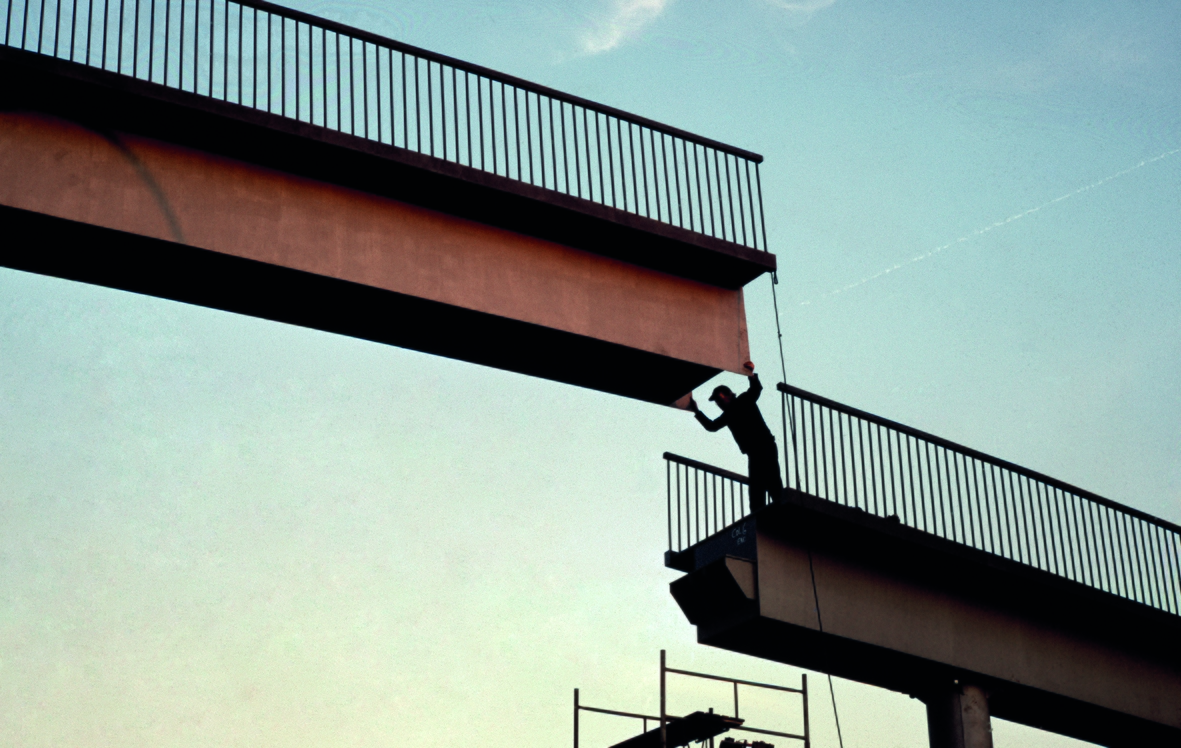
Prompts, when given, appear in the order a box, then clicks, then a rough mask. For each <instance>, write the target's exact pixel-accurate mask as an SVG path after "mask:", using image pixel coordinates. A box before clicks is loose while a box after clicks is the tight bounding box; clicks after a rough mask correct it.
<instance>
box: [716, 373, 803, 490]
mask: <svg viewBox="0 0 1181 748" xmlns="http://www.w3.org/2000/svg"><path fill="white" fill-rule="evenodd" d="M762 391H763V385H762V383H761V382H759V375H758V374H751V375H750V388H749V389H747V391H746V392H743V393H742V394H741V395H738V396H737V397H736V398H734V401H733V402H731V403H730V406H729V407H728V408H726V409H725V410H723V411H722V415H720V416H718V417H717V418H715V419H710V418H709V417H708V416H706V415H705V414H704V413H702V412H701V411H697V412H696V413H695V414H694V415H695V416H696V418H697V420H698V421H699V422H700V423H701V425H702V426H704V427H705V428H706V430H707V431H718V430H720V429H721V428H722V427H723V426H726V427H729V429H730V434H731V435H732V436H733V437H734V441H735V442H737V443H738V448H739V449H740V450H742V452H743V454H745V455H746V459H747V464H748V467H749V473H748V475H749V476H750V508H751V510H752V511H757V510H759V509H762V508H763V507H764V506H765V505H766V496H767V494H768V493H770V494H771V500H772V501H774V500H775V499H777V498H779V494H781V493H782V492H783V479H782V478H781V477H780V476H779V448H778V447H777V446H776V445H775V437H774V435H772V434H771V429H769V428H767V422H766V421H764V420H763V414H762V413H761V412H759V406H758V403H757V402H756V401H757V400H758V399H759V393H761V392H762Z"/></svg>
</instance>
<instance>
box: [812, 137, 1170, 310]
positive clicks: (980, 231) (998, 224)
mask: <svg viewBox="0 0 1181 748" xmlns="http://www.w3.org/2000/svg"><path fill="white" fill-rule="evenodd" d="M1177 153H1181V148H1174V149H1173V150H1171V151H1165V152H1164V153H1162V154H1160V155H1159V156H1153V157H1152V158H1146V159H1144V160H1143V161H1141V162H1140V163H1138V164H1136V165H1135V166H1129V167H1128V168H1127V169H1124V170H1123V171H1117V172H1116V173H1115V174H1112V175H1110V176H1106V177H1103V178H1102V179H1100V180H1099V181H1097V182H1091V183H1090V184H1087V185H1083V186H1082V187H1079V188H1078V189H1077V190H1074V191H1073V192H1067V193H1066V194H1065V195H1060V196H1058V197H1056V198H1054V199H1053V200H1049V201H1047V202H1044V203H1042V204H1041V205H1038V206H1036V207H1033V208H1030V209H1029V210H1023V211H1021V212H1020V213H1014V214H1013V215H1011V216H1009V217H1008V218H1006V219H1004V220H1003V221H997V222H995V223H992V224H989V225H988V226H982V227H981V228H978V229H976V230H975V231H973V232H972V233H971V234H965V235H964V236H961V237H960V238H959V239H956V240H955V241H954V242H948V243H947V244H944V245H943V246H941V247H935V248H934V249H932V250H930V251H928V252H925V253H923V254H921V255H915V256H914V257H911V258H910V259H909V260H903V261H902V262H898V263H895V264H894V265H891V266H890V267H888V268H886V269H885V270H881V271H878V272H877V273H875V274H873V275H870V276H866V277H865V278H862V279H861V280H859V281H856V282H854V283H850V284H849V285H847V286H842V287H841V288H834V289H833V290H831V291H829V292H828V293H822V294H820V296H819V298H820V299H826V298H828V297H830V296H836V295H837V294H840V293H844V292H846V291H852V290H853V289H854V288H858V287H859V286H864V285H865V284H866V283H871V282H873V281H875V280H877V279H878V278H881V277H883V276H886V275H889V274H890V273H893V272H894V271H896V270H902V269H903V268H906V267H909V266H910V265H913V264H915V263H916V262H922V261H923V260H927V259H930V258H932V257H934V256H935V255H937V254H939V253H940V252H944V251H946V250H949V249H951V248H953V247H956V246H958V245H960V244H963V243H964V242H968V241H971V240H972V239H975V238H976V237H978V236H983V235H984V234H987V233H988V232H990V231H993V230H995V229H999V228H1001V227H1002V226H1006V225H1008V224H1010V223H1012V222H1013V221H1019V220H1021V219H1022V218H1025V217H1026V216H1030V215H1033V214H1034V213H1037V212H1038V211H1041V210H1045V209H1046V208H1049V207H1050V206H1051V205H1056V204H1057V203H1060V202H1062V201H1063V200H1069V199H1070V198H1072V197H1074V196H1075V195H1081V194H1083V193H1084V192H1090V191H1091V190H1093V189H1095V188H1096V187H1102V186H1103V185H1105V184H1107V183H1108V182H1110V181H1111V180H1113V179H1119V178H1120V177H1122V176H1124V175H1125V174H1131V173H1132V172H1134V171H1136V170H1137V169H1143V168H1144V167H1145V166H1148V165H1149V164H1154V163H1156V162H1157V161H1160V160H1161V159H1165V158H1168V157H1169V156H1172V155H1175V154H1177ZM812 301H813V300H812V299H807V300H805V301H801V302H800V306H808V305H810V304H811V303H812Z"/></svg>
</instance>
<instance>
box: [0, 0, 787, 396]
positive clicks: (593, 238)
mask: <svg viewBox="0 0 1181 748" xmlns="http://www.w3.org/2000/svg"><path fill="white" fill-rule="evenodd" d="M0 12H2V13H3V17H2V18H0V21H2V22H3V23H4V27H3V29H2V33H0V225H3V227H4V230H5V234H6V237H8V240H7V241H6V242H5V243H4V244H3V245H2V248H0V264H2V265H6V266H8V267H11V268H16V269H20V270H27V271H31V272H37V273H43V274H48V275H54V276H58V277H62V278H68V279H73V280H80V281H84V282H89V283H96V284H101V285H106V286H111V287H114V288H120V289H124V290H129V291H134V292H138V293H146V294H151V295H156V296H161V297H165V298H170V299H176V300H180V301H185V302H189V303H195V304H201V305H205V306H210V307H215V308H218V309H225V310H228V311H234V312H239V313H243V314H249V315H253V316H259V317H264V318H268V319H275V320H279V321H283V322H289V323H292V324H297V325H303V326H308V327H314V328H318V329H323V330H328V331H332V332H337V333H341V334H346V335H352V336H356V337H361V338H367V339H371V340H375V341H380V342H384V343H389V344H393V345H399V346H404V347H408V348H413V349H416V350H421V351H425V352H429V353H435V354H439V355H444V356H450V357H454V358H458V359H462V360H466V361H472V362H475V363H481V364H485V365H489V366H496V367H499V368H504V369H508V370H511V371H517V372H522V373H526V374H531V375H535V376H541V377H546V378H550V379H555V380H558V381H563V382H569V383H572V384H577V385H581V386H586V387H592V388H596V389H600V390H604V391H607V392H612V393H615V394H621V395H625V396H629V397H636V398H640V399H644V400H648V401H652V402H658V403H671V402H673V401H674V400H676V399H678V398H679V397H681V396H682V395H684V394H685V393H686V392H688V391H689V390H690V389H692V388H693V387H694V386H696V385H698V384H700V383H701V382H704V381H706V380H708V379H709V378H710V377H712V376H713V375H715V374H716V373H718V372H719V371H723V370H729V371H735V372H738V371H741V366H742V363H743V362H744V361H746V360H747V358H748V357H749V356H748V345H747V338H746V320H745V309H744V306H743V298H742V290H741V289H742V287H743V286H744V285H745V284H747V283H749V282H750V281H752V280H753V279H755V278H757V277H759V276H760V275H762V274H763V273H766V272H771V271H773V270H774V268H775V257H774V255H772V254H770V253H769V252H768V251H767V246H766V238H765V231H764V225H763V224H764V221H763V214H762V190H761V181H760V176H759V164H760V163H761V161H762V157H761V156H759V155H758V154H754V153H751V152H749V151H746V150H743V149H741V148H736V147H733V146H729V145H726V144H723V143H719V142H716V141H714V140H711V139H709V138H706V137H702V136H698V135H694V134H692V133H688V132H685V131H683V130H680V129H678V128H676V127H672V126H669V125H665V124H661V123H658V122H655V121H652V120H650V119H647V118H645V117H642V116H639V115H634V114H630V113H627V112H623V111H620V110H618V109H615V108H613V107H610V106H606V105H602V104H597V103H595V102H592V101H588V100H586V99H582V98H580V97H577V96H573V95H570V94H566V93H563V92H560V91H556V90H553V89H550V88H547V87H545V86H540V85H537V84H534V83H531V82H529V81H525V80H521V79H519V78H515V77H513V76H510V75H506V74H503V73H500V72H497V71H494V70H490V69H487V68H484V67H481V66H478V65H472V64H470V63H466V62H463V61H461V60H457V59H454V58H450V57H447V56H445V55H439V54H436V53H433V52H430V51H429V50H424V49H420V48H416V47H412V46H410V45H407V44H403V43H401V42H398V41H396V40H393V39H388V38H384V37H381V36H379V35H376V34H372V33H369V32H366V31H364V30H361V29H357V28H352V27H349V26H345V25H343V24H338V23H334V22H331V21H328V20H325V19H321V18H317V17H315V16H312V15H309V14H306V13H301V12H298V11H294V10H291V9H288V8H283V7H281V6H277V5H274V4H271V3H267V2H259V1H256V0H245V1H244V2H236V1H231V0H212V1H210V0H110V1H107V0H103V1H102V2H100V1H99V0H82V1H81V2H69V1H68V0H5V2H4V8H3V11H0Z"/></svg>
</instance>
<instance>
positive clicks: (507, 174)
mask: <svg viewBox="0 0 1181 748" xmlns="http://www.w3.org/2000/svg"><path fill="white" fill-rule="evenodd" d="M5 2H6V6H5V12H4V31H3V37H2V38H3V44H4V45H5V46H8V47H14V48H17V49H22V50H26V51H31V52H36V53H39V54H43V55H48V56H52V57H55V58H58V59H63V60H69V61H72V62H75V63H79V64H82V65H87V66H90V67H95V68H101V69H103V70H108V71H112V72H116V73H120V74H123V75H127V76H130V77H133V78H137V79H139V80H143V81H148V82H151V83H155V84H158V85H162V86H167V87H168V88H172V89H178V90H182V91H187V92H190V93H193V94H196V95H199V96H205V97H209V98H212V99H217V100H220V101H224V102H230V103H233V104H238V105H241V106H243V107H249V108H252V109H256V110H261V111H263V112H269V113H271V114H275V115H279V116H282V117H287V118H290V119H293V120H298V121H300V122H304V123H308V124H311V125H315V126H318V127H324V128H327V129H330V130H335V131H338V132H342V133H347V134H349V135H352V136H356V137H359V138H364V139H368V140H371V141H377V142H380V143H384V144H388V145H392V146H395V147H398V148H404V149H407V150H411V151H414V152H416V153H420V154H424V155H428V156H431V157H434V158H438V159H442V160H444V161H448V162H452V163H455V164H460V165H462V166H466V167H470V168H472V169H476V170H479V171H482V172H485V173H489V174H495V175H498V176H500V177H504V178H507V179H510V180H513V181H516V182H521V183H525V184H528V185H533V186H535V187H538V188H542V189H544V190H550V191H553V192H557V193H562V194H564V195H568V196H571V197H575V198H580V199H582V200H587V201H590V202H593V203H598V204H600V205H604V206H608V207H611V208H615V209H618V210H620V211H625V212H627V213H632V214H635V215H639V216H644V217H646V218H650V219H653V220H655V221H658V222H660V223H664V224H668V225H672V226H677V227H680V228H683V229H686V230H688V231H691V232H694V233H696V234H701V235H706V236H711V237H714V238H717V239H721V240H723V241H727V242H732V243H736V244H740V245H743V246H747V247H752V248H755V249H762V250H766V248H767V242H766V228H765V225H764V220H763V212H762V187H761V181H760V177H759V169H758V167H759V163H760V162H762V160H763V159H762V156H759V155H758V154H755V153H750V152H749V151H744V150H742V149H739V148H734V147H732V146H728V145H725V144H723V143H719V142H716V141H713V140H710V139H708V138H703V137H699V136H697V135H693V134H691V133H688V132H685V131H683V130H679V129H677V128H673V127H669V126H667V125H663V124H660V123H658V122H654V121H652V120H649V119H646V118H643V117H639V116H635V115H632V114H629V113H627V112H623V111H621V110H618V109H615V108H612V107H608V106H603V105H600V104H596V103H594V102H591V101H588V100H586V99H582V98H579V97H577V96H570V95H567V94H564V93H561V92H560V91H555V90H553V89H550V88H547V87H545V86H539V85H536V84H533V83H530V82H528V81H525V80H522V79H520V78H515V77H513V76H509V75H504V74H502V73H498V72H496V71H494V70H489V69H488V68H484V67H481V66H478V65H470V64H468V63H465V62H463V61H461V60H456V59H454V58H451V57H447V56H444V55H439V54H435V53H433V52H429V51H427V50H424V49H419V48H417V47H413V46H410V45H407V44H402V43H400V42H397V41H394V40H392V39H387V38H384V37H381V36H378V35H376V34H371V33H368V32H365V31H362V30H360V29H356V28H352V27H349V26H345V25H343V24H339V23H334V22H332V21H327V20H323V19H320V18H317V17H315V16H312V15H309V14H307V13H301V12H299V11H295V10H290V9H287V8H283V7H280V6H277V5H273V4H271V3H268V2H261V1H260V0H81V2H80V1H79V0H5Z"/></svg>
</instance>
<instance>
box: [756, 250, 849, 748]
mask: <svg viewBox="0 0 1181 748" xmlns="http://www.w3.org/2000/svg"><path fill="white" fill-rule="evenodd" d="M778 285H779V274H778V273H771V303H772V304H774V306H775V333H776V335H778V337H779V366H780V369H781V370H782V371H783V383H784V384H786V383H787V361H786V359H785V358H784V356H783V328H782V326H781V325H780V323H779V295H778V294H777V293H776V291H775V287H776V286H778ZM782 410H783V413H784V415H785V416H786V417H785V418H784V419H783V420H784V431H786V430H787V427H788V425H789V424H790V426H791V449H792V454H795V450H796V419H795V413H794V412H793V411H791V410H790V409H789V408H788V407H787V406H786V404H785V405H784V406H783V409H782ZM786 439H787V434H786V433H785V434H784V440H785V441H786ZM785 457H786V455H785ZM793 464H794V465H795V469H796V486H799V485H800V465H799V460H793ZM808 574H809V575H810V576H811V578H812V600H813V601H814V602H815V603H816V627H817V628H818V629H819V630H820V633H821V634H823V633H824V620H823V619H822V618H821V617H820V593H819V592H818V591H817V589H816V571H815V569H813V568H812V549H811V548H809V549H808ZM826 675H827V674H826ZM828 695H829V698H831V699H832V716H833V719H834V720H835V721H836V723H837V744H838V745H839V746H840V748H845V739H844V737H842V735H841V715H840V713H839V712H838V711H837V692H836V690H835V689H834V688H833V685H832V675H828Z"/></svg>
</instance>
